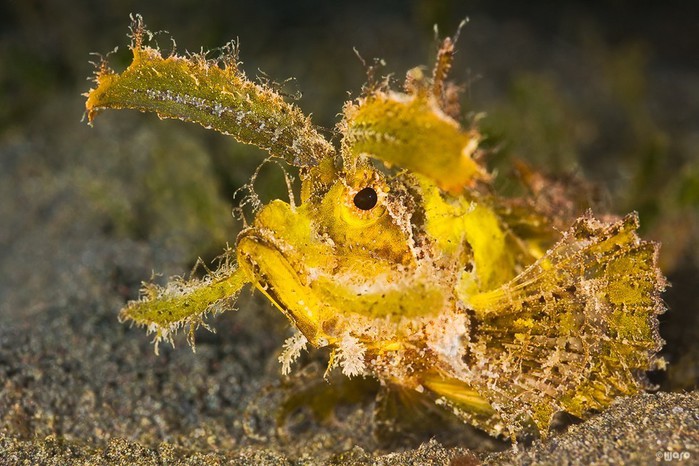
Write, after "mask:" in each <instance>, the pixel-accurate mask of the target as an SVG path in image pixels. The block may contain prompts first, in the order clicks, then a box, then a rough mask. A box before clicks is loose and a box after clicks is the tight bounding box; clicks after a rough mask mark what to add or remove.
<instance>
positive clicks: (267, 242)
mask: <svg viewBox="0 0 699 466" xmlns="http://www.w3.org/2000/svg"><path fill="white" fill-rule="evenodd" d="M275 239H276V238H269V237H268V236H267V235H265V234H263V233H261V232H260V231H259V229H257V228H254V227H250V228H246V229H245V230H243V231H241V232H240V233H239V234H238V238H237V239H236V251H237V258H238V264H239V265H241V266H243V267H246V268H249V271H248V275H249V276H250V277H251V278H252V283H253V286H255V287H256V288H257V289H258V290H260V291H261V292H262V293H263V294H264V295H265V296H266V297H267V298H268V299H269V300H270V301H271V302H272V304H274V305H275V306H276V307H277V308H278V309H279V310H280V311H281V312H282V313H283V314H284V315H285V316H286V317H287V318H288V319H289V320H290V321H291V323H292V324H293V325H294V326H295V327H296V328H297V329H298V330H299V331H300V332H301V333H303V334H304V335H305V336H306V339H307V340H308V341H309V342H310V343H311V344H313V345H316V346H317V339H318V330H317V325H314V323H313V322H312V321H311V320H310V319H309V318H308V317H306V316H304V315H303V313H301V312H300V311H297V312H293V311H292V310H291V309H293V308H292V307H291V306H289V305H288V304H287V303H285V301H284V300H283V299H282V297H281V296H280V295H279V294H277V292H276V290H275V287H274V286H273V285H272V284H271V283H270V281H269V280H268V274H267V272H266V271H263V270H260V269H259V266H258V265H257V263H256V262H255V261H254V260H253V259H252V257H250V256H249V255H248V254H246V253H245V249H246V248H245V247H241V243H243V242H244V241H252V242H254V243H256V244H257V245H258V246H261V247H263V248H265V249H267V250H268V251H270V252H272V253H273V254H274V255H275V256H276V258H277V259H278V260H279V261H280V269H286V270H289V271H290V272H291V277H290V278H291V280H292V281H293V283H294V286H295V287H297V288H299V289H301V290H303V289H304V288H305V286H304V284H303V281H302V280H301V277H300V274H299V271H298V270H297V268H296V267H294V266H293V265H292V263H291V262H290V261H289V260H288V259H287V258H286V256H285V255H284V253H283V252H282V251H281V249H280V248H279V246H278V245H277V244H276V243H275V241H274V240H275ZM256 269H257V270H256Z"/></svg>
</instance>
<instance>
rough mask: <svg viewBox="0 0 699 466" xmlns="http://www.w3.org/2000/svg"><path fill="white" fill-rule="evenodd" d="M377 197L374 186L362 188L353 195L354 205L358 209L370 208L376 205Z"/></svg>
mask: <svg viewBox="0 0 699 466" xmlns="http://www.w3.org/2000/svg"><path fill="white" fill-rule="evenodd" d="M377 200H378V197H377V196H376V191H374V188H364V189H362V190H361V191H359V192H358V193H357V194H355V195H354V205H356V206H357V208H358V209H362V210H371V209H373V208H374V206H375V205H376V201H377Z"/></svg>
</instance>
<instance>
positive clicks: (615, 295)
mask: <svg viewBox="0 0 699 466" xmlns="http://www.w3.org/2000/svg"><path fill="white" fill-rule="evenodd" d="M132 33H133V35H132V45H131V49H132V51H133V54H134V60H133V62H132V64H131V65H130V66H129V68H128V69H127V70H126V71H124V72H123V73H122V74H116V73H115V72H113V71H112V70H110V69H109V67H108V66H107V64H106V62H104V61H103V62H102V63H100V64H99V68H98V72H97V74H96V83H97V87H96V88H95V89H92V90H91V91H90V92H89V93H88V94H87V97H88V100H87V115H88V119H89V121H90V122H91V121H92V120H93V118H94V117H95V115H96V113H97V112H98V111H99V110H102V109H106V108H131V109H138V110H141V111H150V112H156V113H157V114H158V115H160V116H161V117H163V118H179V119H183V120H187V121H192V122H196V123H199V124H201V125H203V126H207V127H212V128H214V129H216V130H218V131H221V132H224V133H226V134H231V135H233V136H234V137H235V138H236V139H237V140H239V141H241V142H246V143H251V144H255V145H257V146H259V147H262V148H265V149H267V150H268V151H269V152H270V154H272V155H273V156H277V157H280V158H283V159H285V160H286V161H287V162H289V163H290V164H292V165H295V166H298V167H300V172H301V179H302V187H301V193H300V194H301V195H300V202H299V203H298V204H295V203H294V202H293V201H292V202H289V203H287V202H283V201H281V200H275V201H272V202H270V203H269V204H267V205H265V206H263V207H262V208H261V209H259V210H258V211H257V213H256V216H255V219H254V221H253V222H252V224H251V225H249V226H248V227H247V228H246V229H245V230H243V231H242V232H241V233H240V235H239V236H238V239H237V242H236V247H235V249H229V250H227V251H226V252H225V254H224V256H223V257H224V260H223V262H222V264H221V266H220V267H219V269H218V270H216V271H212V272H210V273H209V274H208V275H207V276H206V277H204V278H203V279H191V280H184V279H174V280H172V281H171V282H170V283H169V284H168V285H167V286H166V287H164V288H163V287H158V286H156V285H150V284H149V285H146V286H145V287H144V290H143V293H142V297H141V299H140V300H138V301H134V302H131V303H129V304H128V305H127V307H126V308H125V309H124V310H122V313H121V318H122V319H124V320H131V321H134V322H135V323H137V324H139V325H143V326H146V327H147V328H148V331H149V332H154V333H155V334H156V342H158V341H160V340H163V339H165V340H170V341H171V339H172V334H173V333H174V332H175V331H176V330H177V329H178V328H180V327H182V326H186V327H188V328H189V330H190V340H191V341H192V344H193V337H192V336H193V331H194V329H195V328H196V327H198V326H199V325H204V323H203V319H204V317H205V315H206V314H208V313H218V312H222V311H224V310H227V309H230V308H232V307H233V304H234V302H235V299H236V297H237V296H238V293H239V291H240V289H241V288H242V287H244V286H245V285H247V284H251V285H252V286H253V287H255V288H256V289H257V290H259V291H260V292H261V293H263V294H264V295H265V296H266V297H267V298H269V300H270V301H271V302H272V303H273V304H274V305H275V306H276V307H277V308H278V309H279V310H280V311H281V312H282V313H284V315H286V316H287V317H288V319H289V321H290V322H291V324H292V325H293V326H294V327H295V328H296V329H297V331H298V333H297V334H296V335H295V336H294V337H292V338H290V339H289V340H288V341H287V342H286V344H285V345H284V352H283V353H282V355H281V357H280V362H281V363H282V370H283V371H284V372H288V371H290V370H291V367H292V363H293V361H294V360H295V358H296V357H297V356H298V355H299V353H300V352H301V351H303V350H304V349H305V348H306V347H307V346H308V345H311V346H313V347H325V346H328V347H330V348H332V354H331V359H330V362H329V365H328V370H331V369H333V368H334V367H339V368H340V370H341V371H342V372H343V373H344V374H345V375H347V376H348V377H353V376H359V375H361V376H372V377H375V378H377V379H378V380H379V381H380V382H381V383H382V384H383V385H385V386H387V387H395V388H399V389H401V390H409V391H414V392H416V393H419V394H420V396H424V397H427V398H428V399H431V400H433V402H434V403H435V404H438V405H442V406H445V407H447V408H448V409H450V410H452V411H453V412H454V413H455V414H456V415H457V416H459V417H461V418H462V419H464V420H465V421H466V422H468V423H470V424H472V425H474V426H476V427H478V428H481V429H483V430H485V431H487V432H489V433H490V434H492V435H500V434H505V435H509V436H510V437H512V438H515V436H516V435H517V434H518V433H520V432H522V431H524V430H532V429H535V430H538V432H539V433H540V435H541V436H546V435H547V432H548V428H549V426H550V423H551V420H552V417H553V415H554V414H555V413H557V412H560V411H565V412H568V413H571V414H573V415H575V416H578V417H582V418H584V417H586V416H588V415H589V414H590V413H591V412H594V411H598V410H601V409H604V408H605V407H606V406H608V405H609V404H610V403H611V401H612V400H613V399H614V398H615V397H617V396H620V395H632V394H635V393H638V392H640V391H642V390H645V389H648V388H649V385H648V383H647V382H646V380H645V377H644V374H645V372H646V371H648V370H651V369H654V368H658V367H661V366H662V364H663V362H662V360H661V359H659V358H658V357H657V356H656V354H657V352H658V351H659V350H660V349H661V347H662V344H663V342H662V340H661V338H660V336H659V333H658V318H657V316H658V315H659V314H660V313H662V312H663V311H664V305H663V303H662V300H661V293H662V291H663V290H664V288H665V286H666V281H665V279H664V277H663V276H662V274H661V272H660V271H659V269H658V266H657V255H658V245H657V244H655V243H652V242H648V241H643V240H642V239H640V238H639V236H638V235H637V234H636V230H637V228H638V217H637V215H636V214H635V213H632V214H629V215H627V216H625V217H624V218H614V217H609V216H606V217H603V218H596V217H595V216H594V215H593V214H592V213H591V212H589V211H588V212H587V213H584V214H582V215H581V216H579V218H577V219H575V220H574V219H573V218H570V217H569V213H564V212H562V211H557V210H556V209H553V208H548V209H547V208H540V209H537V208H536V204H535V202H534V201H533V200H530V199H506V198H502V197H499V196H498V195H497V194H496V193H495V192H494V188H493V187H492V185H491V182H490V181H491V179H490V175H489V174H488V173H487V171H486V169H485V167H484V166H482V164H481V163H480V159H481V158H482V154H480V149H479V141H480V135H479V133H478V130H477V128H476V127H475V126H472V127H470V128H464V127H462V125H461V124H460V123H459V122H458V121H457V119H456V117H457V115H458V114H459V113H460V112H459V108H458V99H456V98H455V95H456V91H455V89H456V88H455V87H454V86H451V85H450V84H449V83H447V82H446V81H445V77H446V74H447V72H448V71H449V68H450V66H451V57H452V55H453V49H454V42H455V41H453V40H451V39H449V38H447V39H445V40H444V42H443V43H442V46H441V48H440V49H439V51H438V54H437V64H436V65H435V69H434V72H433V74H432V76H431V77H426V76H425V75H424V74H423V73H422V72H421V70H420V69H414V70H410V71H409V72H408V77H407V79H406V83H405V86H404V89H403V91H402V92H399V91H396V90H392V89H390V88H389V86H388V85H387V84H386V83H385V82H384V83H373V85H368V86H366V88H365V92H364V95H362V96H361V97H360V98H358V99H356V100H355V101H352V102H348V103H347V104H346V105H345V107H344V109H343V120H342V121H341V122H340V123H339V124H338V131H339V133H340V135H341V137H342V140H341V143H340V149H339V151H336V149H335V148H333V146H332V145H331V144H330V143H329V142H328V141H326V140H325V139H324V138H323V136H322V135H320V133H318V132H317V131H316V130H315V129H314V127H313V126H312V125H311V123H310V121H309V120H308V118H307V117H306V116H304V115H303V114H302V113H301V112H300V110H298V109H297V108H296V107H294V106H293V105H292V104H289V103H287V102H285V101H284V100H283V99H282V98H281V97H280V96H279V95H278V94H276V93H275V92H274V91H273V90H272V89H270V88H269V87H267V86H264V85H261V84H255V83H252V82H251V81H249V80H247V78H245V76H244V74H243V73H242V71H240V70H239V68H238V62H237V56H236V55H235V54H234V53H231V54H230V55H227V56H224V57H223V59H220V60H214V61H212V60H208V59H206V58H205V57H204V56H190V57H188V58H183V57H179V56H177V55H172V56H170V57H167V58H163V57H162V56H161V55H160V53H159V52H158V51H157V50H155V49H152V48H150V47H148V46H146V45H144V37H146V36H147V32H146V30H145V28H144V27H143V24H142V21H141V20H140V18H139V17H137V18H136V19H135V20H134V24H133V26H132ZM231 50H234V47H231ZM386 167H395V168H396V169H397V170H390V169H387V168H386ZM530 175H531V174H530ZM531 176H534V175H531ZM522 206H525V209H524V210H523V209H522ZM524 211H526V215H520V214H519V213H522V212H524ZM573 220H574V221H573ZM560 225H567V226H566V228H567V230H565V231H564V232H563V233H560V230H559V228H560ZM156 348H157V346H156Z"/></svg>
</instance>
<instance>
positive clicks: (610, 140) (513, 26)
mask: <svg viewBox="0 0 699 466" xmlns="http://www.w3.org/2000/svg"><path fill="white" fill-rule="evenodd" d="M377 3H379V2H368V1H367V2H365V1H350V2H322V1H300V2H287V1H272V0H258V1H256V2H235V1H218V2H216V1H197V2H193V1H184V0H174V1H168V2H137V1H115V0H111V1H101V2H96V1H87V0H85V1H71V2H67V1H60V0H45V1H7V0H5V1H3V2H0V92H1V94H0V95H1V96H2V97H0V386H2V385H3V382H4V386H5V389H4V391H2V392H0V419H2V425H1V426H2V429H3V430H2V432H5V433H6V434H7V435H9V436H12V437H13V438H14V437H16V438H22V439H34V438H43V437H42V436H45V435H49V434H52V433H54V434H58V435H59V436H62V437H65V438H67V439H70V440H75V441H77V442H81V441H84V442H87V443H89V444H95V445H101V444H102V443H100V442H106V441H108V440H110V439H113V438H116V437H126V438H129V439H132V440H135V441H138V442H141V443H142V444H144V445H153V444H156V443H157V442H159V441H163V440H166V441H169V442H173V443H174V444H177V445H185V446H187V447H192V448H202V449H203V448H206V445H209V444H207V443H206V442H207V440H206V439H204V438H198V437H197V438H196V439H193V437H192V435H194V434H192V432H193V430H192V429H195V428H201V429H203V431H205V432H207V433H211V435H212V436H213V437H215V438H216V439H217V440H212V442H214V444H215V445H216V446H217V447H218V448H226V447H231V445H234V444H235V445H237V443H236V442H240V443H241V444H245V442H246V440H245V438H248V440H247V441H248V442H250V440H249V438H250V437H245V435H243V432H245V433H249V432H248V431H247V430H245V428H244V426H243V425H242V424H241V422H240V421H235V419H239V415H240V408H238V405H244V404H245V403H248V405H249V404H250V403H251V402H250V399H251V397H253V398H254V394H255V393H256V392H258V391H259V390H260V387H262V386H264V385H265V384H267V383H274V382H270V381H273V380H276V379H278V372H277V371H278V367H277V366H276V361H275V355H276V350H277V349H278V348H279V346H280V345H281V342H282V341H283V339H284V338H285V337H286V336H287V334H288V333H287V325H286V323H285V322H284V320H283V318H282V317H281V316H279V315H278V313H276V312H275V311H274V310H272V309H270V308H268V307H267V306H266V305H265V304H264V303H260V302H258V301H256V299H255V298H250V297H243V302H242V304H241V311H240V312H239V313H237V314H235V313H229V314H227V315H225V316H222V317H221V318H220V319H217V320H215V321H214V322H213V324H214V326H215V327H216V328H217V329H218V333H217V334H216V335H215V336H214V335H211V334H206V333H204V334H202V336H201V338H200V340H201V342H202V343H201V344H200V351H199V352H198V353H197V354H196V355H192V354H191V353H190V352H189V350H188V349H186V348H182V347H178V348H177V349H175V350H170V349H164V356H161V357H160V358H157V357H155V356H153V355H152V353H151V348H150V346H149V344H148V341H147V340H148V338H147V337H146V336H145V335H144V332H143V331H142V330H141V329H129V328H125V327H124V326H121V325H119V324H118V322H117V320H116V314H117V312H118V309H119V308H120V307H121V306H122V305H123V303H124V302H125V301H126V300H127V299H130V298H134V297H135V296H136V293H137V291H138V286H139V283H140V281H141V280H145V279H148V278H149V277H150V275H151V273H152V271H154V270H155V271H158V272H161V273H163V274H164V275H166V276H167V275H171V274H183V273H186V272H187V271H188V270H189V268H190V267H191V266H192V264H193V263H194V262H195V260H196V258H197V257H198V256H203V257H205V258H207V259H210V258H213V257H215V256H216V255H217V254H218V253H219V252H220V251H221V250H222V248H223V246H224V245H225V243H226V242H231V243H232V242H233V241H234V240H235V234H236V232H237V230H238V229H239V228H240V224H238V223H236V222H234V221H233V219H232V217H231V215H230V210H231V207H232V205H233V203H234V199H233V192H234V190H235V189H236V188H238V187H240V186H241V185H242V184H243V183H245V182H246V181H247V180H248V179H249V177H250V175H251V173H252V171H253V170H254V169H255V167H256V166H257V164H258V163H259V161H260V160H261V155H262V154H261V153H260V152H259V151H257V150H256V149H253V148H248V147H243V146H240V145H238V144H236V143H235V142H234V141H233V140H231V139H230V138H227V137H225V136H221V135H218V134H214V133H211V132H207V131H206V130H203V129H201V128H198V127H194V126H189V125H186V124H184V123H180V122H172V121H165V122H161V121H158V120H157V118H156V117H155V116H153V115H140V114H137V113H134V112H107V113H105V114H104V115H102V116H100V117H99V118H98V119H97V121H96V124H95V128H89V127H88V126H87V125H86V124H85V123H84V122H81V121H80V120H81V116H82V114H83V111H84V97H81V95H80V94H81V93H84V92H86V91H87V90H88V89H89V88H90V87H91V85H92V83H91V82H89V81H88V80H87V78H88V77H90V76H91V74H92V72H93V69H94V67H93V66H92V65H91V64H90V63H89V61H90V60H95V59H96V58H95V57H94V56H92V57H91V56H90V53H92V52H97V53H101V54H105V53H107V52H110V51H111V50H113V48H114V47H115V46H117V45H118V46H119V51H118V52H116V53H115V54H114V55H113V56H112V57H111V59H110V60H111V62H112V63H113V65H114V66H115V67H116V68H117V69H123V67H125V66H126V65H127V64H128V61H129V58H130V57H129V52H128V48H127V45H128V39H127V38H126V37H125V34H126V33H127V31H128V29H127V28H128V25H129V23H130V20H129V14H130V13H140V14H142V15H143V17H144V19H145V22H146V24H147V26H148V27H149V28H150V29H151V30H152V31H162V30H167V31H169V33H161V34H158V35H156V40H157V41H158V43H159V44H160V46H161V47H162V48H163V49H165V50H169V49H171V48H172V42H171V40H170V37H173V38H174V39H175V40H176V44H177V46H176V48H177V50H178V51H179V52H180V53H184V52H185V51H186V50H190V51H195V52H198V51H200V50H201V49H202V48H203V49H205V50H206V49H213V48H216V47H219V46H222V45H223V44H225V43H226V42H227V41H229V40H231V39H236V38H237V39H238V40H239V42H240V50H241V60H242V61H243V68H244V69H245V70H246V72H247V74H248V75H249V76H257V75H266V76H269V77H270V78H271V79H274V80H276V81H278V82H282V81H284V80H285V79H287V78H289V77H293V78H295V81H292V82H289V83H285V84H284V85H283V87H284V89H288V91H289V92H291V93H293V92H296V91H300V92H301V94H302V98H301V99H300V100H299V101H298V105H299V106H300V107H301V108H302V109H303V110H304V111H305V112H307V113H312V114H313V121H314V122H315V123H316V124H318V125H320V126H322V127H324V128H327V134H330V133H331V130H332V128H333V126H334V125H335V123H336V122H337V121H338V116H337V115H338V113H339V112H340V111H341V106H342V103H343V102H344V101H345V100H347V99H348V98H351V97H354V96H357V95H358V92H359V89H360V88H361V85H362V84H363V83H364V81H365V79H366V75H365V70H364V67H363V65H362V64H361V63H360V61H359V59H358V58H357V57H356V55H355V52H354V51H353V48H356V49H357V51H358V52H359V54H361V56H362V57H364V58H365V59H366V60H367V61H370V60H371V59H372V58H374V57H380V58H383V59H385V60H386V63H387V65H386V67H385V70H384V71H385V73H392V74H393V75H394V76H395V79H396V80H397V81H400V80H401V79H402V77H403V76H404V73H405V71H406V70H407V69H408V68H410V67H413V66H416V65H420V64H425V65H428V66H429V65H430V64H431V60H432V58H433V56H434V52H435V47H436V41H435V40H434V25H435V24H436V25H438V27H439V31H440V34H441V35H442V36H444V35H447V34H451V33H453V32H454V31H455V29H456V27H457V25H458V24H459V22H460V21H461V20H462V19H463V18H466V17H468V18H469V19H470V21H469V23H468V24H467V25H466V26H465V27H464V29H463V30H462V32H461V38H460V40H459V43H458V55H457V60H456V63H455V67H454V70H453V72H452V77H453V78H454V79H455V80H457V81H459V82H461V83H464V85H465V92H464V98H463V102H464V107H465V109H466V112H467V113H470V114H473V113H478V112H484V113H485V115H486V116H485V118H484V119H483V120H482V124H481V126H482V129H483V131H484V133H485V134H486V135H487V136H488V139H487V144H488V145H489V147H491V148H493V149H494V150H493V152H492V154H491V159H490V167H491V169H493V170H496V171H497V173H498V182H500V183H503V184H505V185H506V184H507V177H508V176H510V170H511V169H510V168H509V167H510V166H511V160H512V159H513V158H522V159H525V160H527V161H529V162H530V163H531V164H533V166H535V167H537V168H538V169H540V170H542V171H546V172H549V173H553V174H558V175H561V174H569V173H573V174H576V175H577V176H581V177H585V178H587V179H588V180H590V181H591V182H592V183H594V184H595V185H596V186H597V188H598V190H599V192H600V193H601V198H602V209H603V210H606V211H609V212H613V213H616V214H624V213H626V212H629V211H631V210H637V211H639V212H640V215H641V223H642V229H643V235H644V236H645V237H648V238H651V239H654V240H658V241H661V242H662V244H663V247H662V253H661V265H662V267H663V270H664V272H665V273H666V275H667V276H668V277H669V279H670V282H671V283H672V287H671V288H670V289H669V290H668V291H667V293H666V295H665V297H666V301H667V303H668V307H669V311H668V312H667V313H666V314H664V315H663V316H661V333H662V335H663V337H664V338H665V339H666V340H667V342H668V343H667V345H666V348H665V350H664V352H663V354H664V355H665V356H666V358H667V359H668V361H669V362H670V366H669V370H668V371H666V372H663V373H658V374H653V379H654V380H655V381H657V382H658V383H659V384H660V385H661V387H662V390H665V391H677V390H691V389H693V388H696V384H697V381H698V380H699V365H698V363H697V361H699V344H698V343H697V341H699V325H698V324H699V318H698V317H697V316H698V315H699V314H698V311H697V309H698V307H699V279H698V278H697V277H699V246H698V244H699V53H697V50H699V5H696V4H693V3H692V2H679V1H678V2H662V4H661V2H635V1H621V0H620V1H610V2H572V1H568V2H526V3H525V2H508V1H462V2H457V1H443V2H435V1H428V0H422V1H419V0H414V1H387V2H381V3H380V5H378V4H377ZM257 188H258V189H259V190H260V191H261V192H262V193H263V195H266V196H268V197H270V196H276V195H279V193H283V183H282V182H281V177H280V174H279V173H276V172H274V171H273V170H272V171H270V172H269V173H265V174H263V176H262V178H261V181H260V182H259V183H258V186H257ZM246 303H247V304H246ZM245 307H247V310H246V309H244V308H245ZM181 343H183V342H181ZM180 346H183V345H182V344H181V345H180ZM231 361H232V362H231ZM228 363H230V364H231V366H230V367H229V366H227V365H226V364H228ZM233 366H235V367H233ZM231 367H232V368H231ZM261 368H264V373H265V376H264V377H266V378H264V377H263V379H258V378H255V377H252V376H251V375H250V374H251V373H252V374H253V375H254V374H257V372H259V371H260V370H262V369H261ZM188 371H189V372H188ZM197 371H199V372H197ZM191 373H195V374H200V375H199V376H198V378H197V377H192V376H191ZM3 374H4V375H3ZM224 376H225V377H228V379H225V380H226V381H227V382H222V380H224V379H223V377H224ZM250 377H252V379H250ZM183 380H186V381H187V383H185V382H183ZM110 384H112V385H110ZM207 387H209V388H207ZM210 387H216V389H215V390H214V389H212V388H210ZM211 390H214V392H213V394H212V393H209V392H210V391H211ZM166 394H169V396H170V399H169V401H167V400H166V401H163V400H162V397H165V395H166ZM81 397H82V398H81ZM207 397H209V398H207ZM85 400H87V401H85ZM240 400H243V401H240ZM246 400H247V401H246ZM207 403H209V404H207ZM212 403H213V405H211V406H210V404H212ZM216 403H219V404H218V405H216ZM221 403H223V404H222V405H221ZM252 404H254V403H252ZM85 406H87V407H85ZM106 406H108V407H109V409H112V410H114V412H115V413H116V414H109V413H108V410H107V408H106ZM212 406H213V407H212ZM217 406H218V407H217ZM81 409H83V410H84V411H81ZM207 410H208V411H207ZM159 416H160V417H162V418H164V419H166V421H167V422H165V421H163V422H161V421H158V417H159ZM114 419H120V420H114ZM159 422H160V424H159ZM236 422H238V424H236ZM243 424H244V423H243ZM202 425H204V427H201V426H202ZM212 426H213V427H212ZM259 429H261V430H264V428H262V427H260V428H259ZM195 430H196V429H195ZM212 432H213V433H212ZM202 435H203V434H202ZM216 435H218V437H216ZM246 435H247V434H246ZM226 436H228V438H229V439H232V440H227V441H225V440H221V439H222V438H224V437H226ZM241 439H242V440H241ZM217 442H218V443H217ZM367 445H368V444H367ZM299 448H300V447H299ZM367 448H370V447H367ZM292 455H293V453H292Z"/></svg>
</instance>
